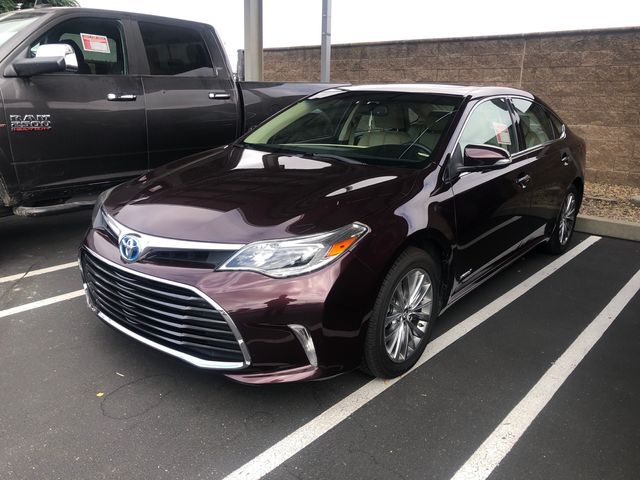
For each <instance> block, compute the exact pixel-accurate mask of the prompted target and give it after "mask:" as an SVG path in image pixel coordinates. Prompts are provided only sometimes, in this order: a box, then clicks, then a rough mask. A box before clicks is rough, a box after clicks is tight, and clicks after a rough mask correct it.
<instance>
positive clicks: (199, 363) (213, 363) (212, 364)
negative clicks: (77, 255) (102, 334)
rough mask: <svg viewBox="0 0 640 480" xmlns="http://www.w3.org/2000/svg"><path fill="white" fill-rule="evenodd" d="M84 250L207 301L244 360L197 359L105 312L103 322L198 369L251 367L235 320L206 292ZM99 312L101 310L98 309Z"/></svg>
mask: <svg viewBox="0 0 640 480" xmlns="http://www.w3.org/2000/svg"><path fill="white" fill-rule="evenodd" d="M83 250H84V251H85V252H88V253H89V254H91V255H93V256H94V257H96V258H97V259H98V260H100V261H102V262H105V263H106V264H108V265H109V266H111V267H114V268H116V269H118V270H122V271H124V272H126V273H128V274H130V275H134V276H135V275H137V276H139V277H142V278H146V279H147V280H152V281H155V282H160V283H164V284H166V285H171V286H174V287H179V288H186V289H187V290H190V291H192V292H193V293H195V294H196V295H198V296H199V297H201V298H202V299H203V300H205V301H206V302H207V303H209V305H211V306H212V307H213V308H215V309H216V310H218V311H219V312H220V314H221V315H222V317H223V318H224V319H225V320H226V322H227V324H228V325H229V328H230V329H231V331H232V332H233V335H234V336H235V338H236V341H237V342H238V345H239V346H240V351H241V352H242V356H243V358H244V361H243V362H222V361H217V360H204V359H202V358H199V357H196V356H194V355H189V354H188V353H183V352H180V351H178V350H174V349H172V348H169V347H166V346H164V345H162V344H160V343H157V342H154V341H153V340H149V339H148V338H145V337H143V336H142V335H139V334H137V333H135V332H133V331H131V330H129V329H128V328H126V327H123V326H122V325H120V324H119V323H118V322H116V321H115V320H112V319H111V318H109V317H108V316H107V315H105V314H104V313H103V312H101V311H98V312H97V315H98V316H99V317H100V319H101V320H103V321H104V322H106V323H107V324H109V325H111V326H112V327H115V328H116V329H118V330H119V331H121V332H122V333H124V334H126V335H128V336H130V337H132V338H134V339H136V340H138V341H140V342H142V343H144V344H146V345H148V346H150V347H152V348H155V349H156V350H160V351H162V352H164V353H167V354H169V355H172V356H174V357H177V358H179V359H181V360H184V361H185V362H187V363H190V364H191V365H195V366H196V367H200V368H206V369H215V370H239V369H241V368H246V367H248V366H249V365H251V356H250V355H249V349H248V348H247V345H246V343H245V342H244V340H243V338H242V335H240V331H239V330H238V328H237V327H236V324H235V323H234V322H233V320H232V319H231V316H230V315H229V314H228V313H227V311H226V310H225V309H224V308H222V307H221V306H220V305H218V304H217V303H216V302H215V301H214V300H213V299H212V298H211V297H209V296H208V295H206V294H205V293H204V292H202V291H201V290H200V289H198V288H196V287H194V286H191V285H187V284H184V283H179V282H174V281H172V280H166V279H164V278H159V277H154V276H153V275H147V274H146V273H141V272H137V271H135V270H132V269H130V268H125V267H123V266H121V265H118V264H117V263H114V262H112V261H111V260H108V259H106V258H104V257H103V256H102V255H99V254H97V253H96V252H94V251H93V250H91V249H89V248H86V247H84V248H83ZM83 286H84V289H85V294H87V292H88V289H87V286H86V284H84V283H83ZM87 301H88V302H90V305H91V303H93V302H91V299H90V298H89V297H88V299H87ZM93 305H94V306H95V307H96V308H98V306H97V305H95V303H93ZM98 310H99V309H98Z"/></svg>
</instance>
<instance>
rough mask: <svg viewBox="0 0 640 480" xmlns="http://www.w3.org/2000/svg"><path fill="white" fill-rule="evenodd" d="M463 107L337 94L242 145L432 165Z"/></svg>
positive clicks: (318, 98)
mask: <svg viewBox="0 0 640 480" xmlns="http://www.w3.org/2000/svg"><path fill="white" fill-rule="evenodd" d="M460 102H461V98H460V97H456V96H447V95H429V94H419V93H400V92H360V91H349V90H341V89H333V90H328V91H324V92H320V93H318V94H316V95H314V96H312V97H310V98H307V99H305V100H302V101H301V102H299V103H297V104H295V105H294V106H293V107H291V108H289V109H287V110H285V111H284V112H282V113H281V114H279V115H277V116H276V117H274V118H272V119H271V120H269V121H268V122H267V123H265V124H264V125H262V126H261V127H259V128H258V129H256V130H255V131H254V132H252V133H251V134H250V135H248V136H247V137H246V139H245V141H244V144H245V145H247V146H250V147H255V148H260V149H264V150H268V151H274V152H276V151H277V152H292V153H302V154H309V155H314V154H317V155H322V154H331V155H339V156H342V157H347V158H349V159H353V160H356V161H359V162H363V163H383V164H389V163H391V164H399V165H406V166H408V165H423V164H425V163H429V162H431V161H432V154H433V152H434V151H435V150H436V148H437V146H438V145H439V144H440V141H441V139H442V138H443V137H444V136H445V134H446V132H447V131H448V128H449V125H450V124H451V121H452V119H453V117H454V115H455V112H456V111H457V108H458V106H459V104H460Z"/></svg>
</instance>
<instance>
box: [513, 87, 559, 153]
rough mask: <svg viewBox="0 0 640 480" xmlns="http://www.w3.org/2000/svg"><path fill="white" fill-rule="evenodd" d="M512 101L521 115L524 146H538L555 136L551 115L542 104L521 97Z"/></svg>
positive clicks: (519, 115)
mask: <svg viewBox="0 0 640 480" xmlns="http://www.w3.org/2000/svg"><path fill="white" fill-rule="evenodd" d="M512 102H513V106H514V107H515V109H516V112H517V113H518V117H520V128H521V129H522V136H523V138H524V148H532V147H536V146H538V145H542V144H543V143H546V142H548V141H550V140H553V139H554V138H555V134H554V131H553V126H552V124H551V120H550V119H549V115H547V112H546V111H545V109H544V108H543V107H542V106H541V105H539V104H537V103H534V102H530V101H529V100H523V99H520V98H514V99H513V100H512Z"/></svg>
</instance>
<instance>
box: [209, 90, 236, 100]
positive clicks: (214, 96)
mask: <svg viewBox="0 0 640 480" xmlns="http://www.w3.org/2000/svg"><path fill="white" fill-rule="evenodd" d="M229 98H231V95H229V94H228V93H224V92H222V93H221V92H209V99H211V100H227V99H229Z"/></svg>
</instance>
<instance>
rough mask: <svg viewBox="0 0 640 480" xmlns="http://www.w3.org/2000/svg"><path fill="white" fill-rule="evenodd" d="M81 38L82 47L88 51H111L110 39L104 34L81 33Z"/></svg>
mask: <svg viewBox="0 0 640 480" xmlns="http://www.w3.org/2000/svg"><path fill="white" fill-rule="evenodd" d="M80 38H81V39H82V48H84V50H85V51H86V52H99V53H111V50H109V39H108V38H107V37H105V36H104V35H94V34H92V33H81V34H80Z"/></svg>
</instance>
